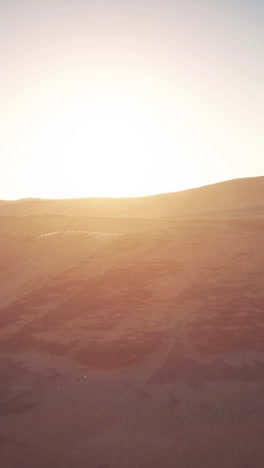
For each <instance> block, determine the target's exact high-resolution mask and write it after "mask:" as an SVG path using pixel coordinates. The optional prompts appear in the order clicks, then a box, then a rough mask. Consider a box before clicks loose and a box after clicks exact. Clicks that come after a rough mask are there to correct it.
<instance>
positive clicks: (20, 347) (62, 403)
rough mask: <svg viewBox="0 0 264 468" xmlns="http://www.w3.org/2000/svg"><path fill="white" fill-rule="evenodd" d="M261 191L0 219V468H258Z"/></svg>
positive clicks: (42, 206)
mask: <svg viewBox="0 0 264 468" xmlns="http://www.w3.org/2000/svg"><path fill="white" fill-rule="evenodd" d="M263 189H264V182H263V178H257V179H246V180H238V181H232V182H226V183H223V184H217V185H215V186H209V187H205V188H201V189H195V190H194V191H187V192H182V193H181V194H168V195H164V196H162V195H161V196H156V197H149V198H147V199H141V200H132V201H128V200H121V201H120V200H119V201H115V200H109V201H106V200H103V201H102V200H101V201H96V200H81V201H74V200H72V201H65V200H63V201H43V200H37V201H34V200H24V201H21V202H20V204H18V203H16V202H14V203H10V204H8V206H7V205H4V204H3V205H1V206H0V221H1V222H0V285H1V288H0V353H1V355H0V375H1V382H0V452H1V463H2V465H3V466H4V467H5V468H16V467H18V466H26V467H27V468H33V467H34V468H35V467H38V468H46V467H47V466H51V467H53V466H54V467H55V466H59V467H63V468H64V467H67V468H73V467H77V466H78V468H87V467H89V468H113V467H115V468H135V467H136V468H137V467H138V468H160V467H164V468H171V467H180V468H191V467H194V466H195V467H203V468H204V467H206V468H207V467H208V468H211V467H219V468H223V467H227V468H248V467H251V466H254V468H255V467H256V468H262V466H263V460H264V450H263V441H262V433H263V429H264V393H263V390H264V377H263V375H264V374H263V370H264V344H263V343H264V319H263V305H264V293H263V283H264V270H263V264H264V248H263V247H264V237H263V229H264V215H263V211H262V210H263V200H264V198H263ZM107 204H109V207H108V211H106V207H107ZM164 204H166V206H167V208H166V210H165V209H163V208H162V207H164ZM18 205H20V208H19V207H18ZM213 207H214V208H215V209H213ZM38 209H39V212H38ZM221 210H222V211H221ZM199 211H201V212H202V211H203V214H201V215H199ZM56 213H57V214H56ZM81 213H82V214H81ZM91 213H92V216H89V214H91ZM102 213H104V215H103V214H102ZM144 213H145V216H146V217H144ZM180 213H181V216H180ZM183 213H186V214H185V215H184V214H183ZM188 213H189V214H188ZM190 213H191V214H190ZM136 214H137V216H136V217H135V215H136Z"/></svg>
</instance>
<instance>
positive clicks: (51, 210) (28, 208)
mask: <svg viewBox="0 0 264 468" xmlns="http://www.w3.org/2000/svg"><path fill="white" fill-rule="evenodd" d="M263 199H264V177H252V178H248V179H235V180H231V181H226V182H220V183H218V184H213V185H208V186H205V187H200V188H195V189H191V190H184V191H181V192H175V193H168V194H162V195H153V196H149V197H142V198H112V199H111V198H82V199H69V200H42V199H25V200H18V201H14V202H12V203H8V204H6V203H5V204H1V205H0V216H43V215H51V214H63V215H69V216H89V217H95V216H96V217H107V218H113V217H125V218H131V217H132V218H153V217H158V218H160V217H167V216H169V217H170V216H182V215H195V214H198V215H200V214H201V213H211V214H212V213H216V214H219V213H218V212H222V211H230V210H235V212H236V211H238V214H239V212H240V211H241V210H245V209H246V210H248V209H250V210H256V211H257V212H259V211H260V214H262V215H263ZM220 214H221V213H220Z"/></svg>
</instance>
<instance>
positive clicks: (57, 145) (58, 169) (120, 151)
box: [28, 93, 189, 198]
mask: <svg viewBox="0 0 264 468" xmlns="http://www.w3.org/2000/svg"><path fill="white" fill-rule="evenodd" d="M51 114H52V118H51V117H50V115H51ZM175 124H176V122H175ZM177 126H178V128H179V122H178V123H177ZM183 138H184V135H183V132H181V136H180V135H179V136H178V138H177V145H178V147H177V150H178V151H177V152H178V154H181V155H182V154H183V153H184V141H183ZM173 139H175V131H174V130H173V128H172V127H171V123H170V124H168V121H166V120H165V119H164V115H163V114H162V111H161V109H154V108H153V107H152V108H151V107H150V106H147V105H146V104H145V103H144V102H143V101H139V100H136V99H134V98H131V97H128V96H120V95H117V94H114V93H113V94H111V93H108V94H107V93H106V94H104V95H103V96H102V95H99V93H98V94H97V95H96V96H93V97H88V98H87V96H86V97H79V98H78V99H76V98H75V99H72V100H70V101H68V102H67V103H66V105H64V106H63V105H60V103H57V106H54V104H53V112H52V113H51V109H50V108H49V109H48V110H47V112H46V115H45V114H44V115H43V116H42V125H41V127H40V128H38V129H34V138H33V147H32V149H31V153H32V156H31V160H30V166H31V168H30V171H29V172H28V184H29V186H31V192H32V193H36V192H37V191H38V186H37V183H36V186H35V187H33V185H34V180H32V178H31V172H32V173H35V174H36V173H39V175H41V180H42V181H45V183H43V186H42V187H41V192H40V196H42V197H47V198H70V197H78V196H80V197H82V196H100V197H101V196H110V197H111V196H113V197H119V196H140V195H146V194H151V193H155V192H157V189H156V187H157V184H158V180H159V181H160V182H162V171H161V170H160V169H159V170H158V167H160V158H162V155H163V154H166V156H168V155H169V154H170V152H171V153H172V152H173V150H175V142H174V143H173ZM40 141H41V146H40V145H39V142H40ZM35 154H38V158H37V159H36V158H35ZM172 157H173V158H175V153H174V154H173V153H172ZM175 160H176V161H177V158H175ZM39 161H41V163H40V164H39ZM178 164H180V168H181V182H183V178H184V174H186V173H187V172H186V171H188V168H187V167H186V168H184V161H183V160H182V159H181V160H178ZM164 169H165V170H166V168H164ZM188 172H189V171H188ZM176 174H177V172H176ZM36 179H37V178H36ZM38 180H39V179H38ZM175 180H177V176H175Z"/></svg>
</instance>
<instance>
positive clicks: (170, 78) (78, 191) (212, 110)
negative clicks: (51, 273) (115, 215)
mask: <svg viewBox="0 0 264 468" xmlns="http://www.w3.org/2000/svg"><path fill="white" fill-rule="evenodd" d="M263 23H264V2H263V1H262V0H229V1H228V0H221V1H220V0H152V1H151V0H140V1H139V0H122V1H121V0H104V1H103V0H93V1H92V0H34V1H33V0H0V63H1V75H0V198H1V199H18V198H26V197H42V198H70V197H86V196H141V195H148V194H154V193H164V192H173V191H177V190H183V189H187V188H191V187H197V186H201V185H205V184H210V183H215V182H218V181H221V180H227V179H233V178H239V177H251V176H258V175H264V154H263V153H264V152H263V146H264V145H263V141H264V139H263V135H264V118H263V110H264V90H263V83H264V53H263V44H264V24H263Z"/></svg>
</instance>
